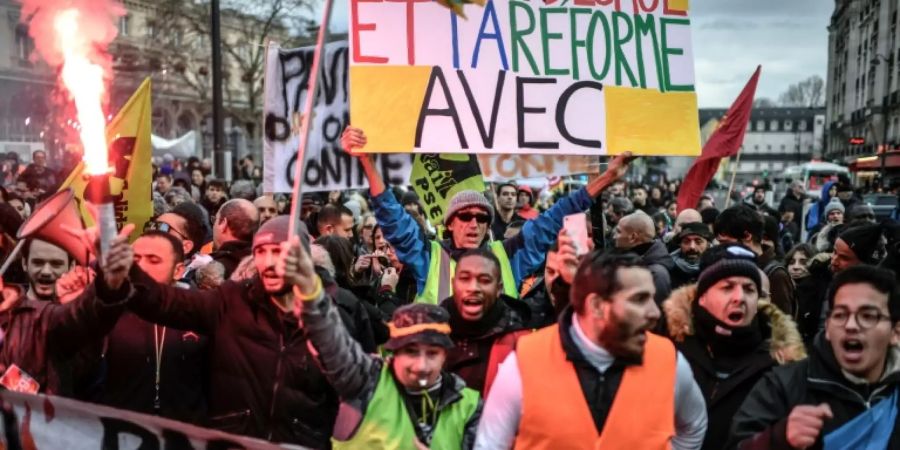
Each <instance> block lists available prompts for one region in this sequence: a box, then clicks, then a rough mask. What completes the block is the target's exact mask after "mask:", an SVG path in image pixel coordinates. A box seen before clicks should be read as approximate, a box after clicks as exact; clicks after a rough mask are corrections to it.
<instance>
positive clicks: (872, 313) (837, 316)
mask: <svg viewBox="0 0 900 450" xmlns="http://www.w3.org/2000/svg"><path fill="white" fill-rule="evenodd" d="M851 315H852V316H854V317H855V318H856V323H857V324H858V325H859V327H860V328H862V329H868V328H872V327H874V326H875V325H878V323H879V322H881V321H882V320H890V319H891V316H889V315H887V314H882V313H881V311H879V310H877V309H876V308H862V309H859V310H857V311H856V312H855V313H851V312H850V311H848V310H847V309H846V308H839V309H835V310H834V311H832V312H831V314H830V315H829V316H828V319H829V320H831V321H832V322H833V323H834V324H835V325H837V326H841V327H842V326H844V325H846V324H847V321H848V320H850V316H851Z"/></svg>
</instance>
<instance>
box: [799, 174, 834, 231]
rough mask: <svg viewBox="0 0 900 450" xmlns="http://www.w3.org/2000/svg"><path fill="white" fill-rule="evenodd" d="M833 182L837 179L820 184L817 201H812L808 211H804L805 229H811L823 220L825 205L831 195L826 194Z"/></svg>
mask: <svg viewBox="0 0 900 450" xmlns="http://www.w3.org/2000/svg"><path fill="white" fill-rule="evenodd" d="M835 184H837V181H829V182H827V183H825V184H823V185H822V193H821V195H819V201H818V202H816V203H813V204H812V206H811V207H810V208H809V212H807V213H806V229H807V230H809V231H812V230H814V229H816V227H817V226H818V225H819V224H821V223H823V222H824V216H825V206H827V205H828V202H830V201H831V196H830V195H828V191H830V190H831V186H834V185H835Z"/></svg>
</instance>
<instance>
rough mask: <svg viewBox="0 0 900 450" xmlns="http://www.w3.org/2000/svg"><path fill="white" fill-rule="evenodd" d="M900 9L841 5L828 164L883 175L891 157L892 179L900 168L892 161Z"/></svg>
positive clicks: (849, 1) (896, 139)
mask: <svg viewBox="0 0 900 450" xmlns="http://www.w3.org/2000/svg"><path fill="white" fill-rule="evenodd" d="M898 9H900V2H898V1H896V0H835V5H834V13H833V14H832V17H831V23H830V24H829V26H828V77H827V82H826V111H825V119H826V124H827V137H826V149H825V159H827V160H830V161H833V162H836V163H839V164H843V165H849V166H850V167H851V169H857V170H862V169H866V170H868V171H870V172H872V173H877V172H879V171H880V167H879V166H880V164H879V163H880V161H877V160H880V159H881V156H882V155H886V156H887V157H886V158H884V159H885V162H886V163H888V164H887V166H888V172H889V173H888V177H889V178H890V177H891V173H890V172H892V171H896V170H898V168H900V161H897V162H898V164H897V165H896V167H892V166H894V164H893V161H892V160H893V158H892V157H891V155H890V154H891V153H892V152H894V153H896V149H897V148H898V147H900V109H898V106H900V82H898V79H900V64H898V60H900V47H898V42H897V28H898V25H900V18H898ZM883 150H886V151H887V154H885V153H884V152H883ZM895 156H900V155H895ZM897 159H898V160H900V157H898V158H897Z"/></svg>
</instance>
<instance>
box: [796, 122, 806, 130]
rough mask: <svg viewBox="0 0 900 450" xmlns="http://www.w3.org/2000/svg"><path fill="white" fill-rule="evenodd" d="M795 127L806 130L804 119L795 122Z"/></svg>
mask: <svg viewBox="0 0 900 450" xmlns="http://www.w3.org/2000/svg"><path fill="white" fill-rule="evenodd" d="M797 129H798V130H800V131H806V121H805V120H801V121H800V122H797Z"/></svg>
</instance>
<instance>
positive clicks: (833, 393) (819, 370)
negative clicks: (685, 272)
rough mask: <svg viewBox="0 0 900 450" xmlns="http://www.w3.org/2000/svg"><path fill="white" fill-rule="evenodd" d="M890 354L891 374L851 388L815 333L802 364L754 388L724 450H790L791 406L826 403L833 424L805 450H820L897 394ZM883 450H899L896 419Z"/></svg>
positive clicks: (899, 376) (899, 375) (897, 354)
mask: <svg viewBox="0 0 900 450" xmlns="http://www.w3.org/2000/svg"><path fill="white" fill-rule="evenodd" d="M893 352H894V355H893V357H891V358H890V359H889V361H888V368H889V370H890V371H891V373H889V374H888V375H887V376H886V377H884V378H883V379H882V381H881V382H879V383H877V384H874V385H868V384H866V385H854V384H852V383H851V382H850V381H848V380H847V378H846V377H844V375H843V374H842V373H841V369H840V366H838V363H837V360H836V359H835V356H834V352H833V351H832V350H831V344H830V343H829V342H828V341H827V340H826V339H825V335H824V333H819V335H818V336H816V339H815V343H814V344H813V346H812V348H811V349H810V355H809V358H808V359H806V360H803V361H800V362H796V363H793V364H789V365H786V366H782V367H778V368H776V369H775V370H773V371H771V372H769V373H768V374H766V376H765V377H763V379H762V380H760V382H759V383H757V385H756V386H755V387H754V388H753V391H751V392H750V395H748V396H747V399H746V400H745V401H744V403H743V404H742V405H741V408H740V409H739V410H738V412H737V414H735V416H734V420H733V422H732V425H731V438H730V440H729V445H728V447H727V448H729V449H733V448H737V449H740V450H756V449H771V450H781V449H791V448H792V447H791V446H790V445H789V444H788V442H787V435H786V431H787V418H788V416H789V415H790V413H791V410H793V409H794V407H795V406H797V405H818V404H819V403H827V404H828V406H830V407H831V412H832V413H833V414H834V418H832V419H830V420H826V421H825V425H824V427H823V429H822V433H821V434H820V435H819V439H818V441H817V442H816V444H815V445H814V446H813V447H811V448H812V449H821V448H822V438H823V436H824V435H826V434H828V433H830V432H831V431H833V430H835V429H837V428H839V427H840V426H841V425H843V424H844V423H846V422H848V421H850V420H852V419H853V418H854V417H856V416H858V415H859V414H861V413H863V412H865V411H866V410H867V409H868V408H869V407H871V406H872V405H874V404H875V403H876V402H878V401H879V400H881V399H883V398H887V397H889V396H890V395H891V393H892V391H893V390H894V389H897V388H900V370H898V363H900V361H898V359H900V350H898V349H893ZM891 359H892V360H893V361H891ZM892 362H893V364H892ZM888 449H900V416H898V418H897V422H896V423H895V424H894V432H893V434H892V436H891V439H890V442H889V444H888Z"/></svg>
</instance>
